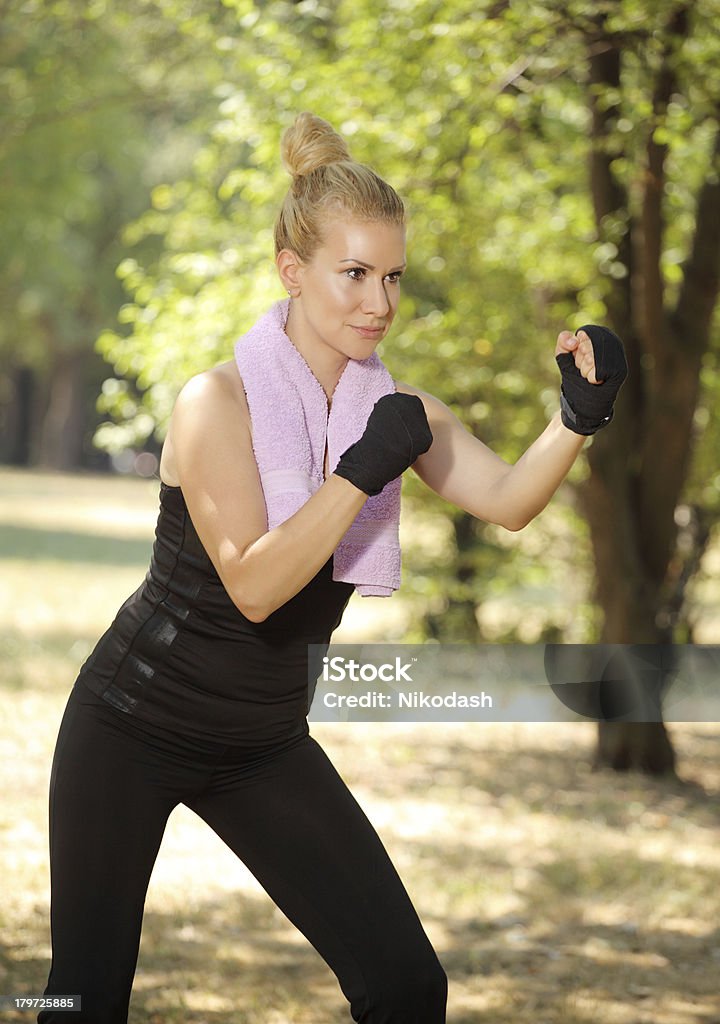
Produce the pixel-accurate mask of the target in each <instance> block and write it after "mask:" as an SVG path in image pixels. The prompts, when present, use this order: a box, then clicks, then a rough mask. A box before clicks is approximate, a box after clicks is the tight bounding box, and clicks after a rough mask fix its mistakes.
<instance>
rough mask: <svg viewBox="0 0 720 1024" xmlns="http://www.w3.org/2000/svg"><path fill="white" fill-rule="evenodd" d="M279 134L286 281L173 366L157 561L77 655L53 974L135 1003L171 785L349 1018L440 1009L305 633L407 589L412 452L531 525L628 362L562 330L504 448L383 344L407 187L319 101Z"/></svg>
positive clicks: (602, 418)
mask: <svg viewBox="0 0 720 1024" xmlns="http://www.w3.org/2000/svg"><path fill="white" fill-rule="evenodd" d="M282 146H283V157H284V161H285V165H286V167H287V169H288V170H289V172H290V174H291V175H292V178H293V181H292V185H291V187H290V189H289V191H288V194H287V196H286V198H285V201H284V203H283V207H282V210H281V211H280V215H279V217H278V220H277V224H276V229H275V249H276V262H277V268H278V273H279V276H280V279H281V281H282V284H283V286H284V288H285V289H286V291H287V295H288V297H287V298H286V299H285V300H283V301H281V302H279V303H276V304H275V305H274V306H273V308H272V310H270V311H269V312H268V313H267V314H266V315H265V316H264V317H263V318H261V320H260V321H258V323H257V324H256V325H255V326H254V327H253V328H252V329H251V330H250V331H249V332H248V333H247V335H245V336H244V337H243V338H242V339H240V341H239V342H238V343H237V345H236V346H235V353H234V358H231V359H229V360H228V361H227V362H225V363H223V364H221V365H219V366H216V367H215V368H213V369H211V370H208V371H206V372H204V373H200V374H198V375H197V376H196V377H193V378H192V379H191V380H190V381H189V382H188V383H187V384H186V385H185V387H184V388H183V390H182V391H181V393H180V395H179V397H178V399H177V403H176V405H175V409H174V412H173V415H172V419H171V423H170V428H169V432H168V435H167V439H166V442H165V445H164V448H163V454H162V460H161V464H160V477H161V482H160V513H159V518H158V525H157V533H156V542H155V546H154V549H153V555H152V561H151V565H150V570H149V572H148V574H147V576H146V579H145V580H144V582H143V583H142V584H141V586H140V587H139V588H138V590H137V591H136V592H135V593H134V594H133V595H131V596H130V597H129V598H128V600H127V601H126V602H125V603H124V604H123V606H122V607H121V608H120V610H119V611H118V613H117V616H116V618H115V619H114V621H113V623H112V625H111V626H110V628H109V629H108V631H107V632H106V633H105V634H104V636H103V637H101V639H100V640H99V641H98V644H97V646H96V647H95V649H94V651H93V652H92V654H91V655H90V657H89V658H88V660H87V661H86V663H85V664H84V665H83V666H82V668H81V670H80V674H79V676H78V679H77V680H76V682H75V686H74V688H73V690H72V692H71V694H70V697H69V700H68V704H67V707H66V710H65V714H64V717H63V720H62V723H61V726H60V732H59V736H58V741H57V747H56V751H55V756H54V760H53V766H52V773H51V782H50V847H51V869H52V870H51V874H52V902H51V925H52V941H53V958H52V966H51V971H50V977H49V980H48V985H47V988H46V993H45V994H46V995H48V996H51V995H53V994H78V993H79V994H80V995H81V998H82V1009H81V1010H80V1012H77V1013H74V1014H73V1020H74V1021H87V1022H92V1024H123V1022H125V1021H127V1015H128V1006H129V1000H130V995H131V989H132V982H133V976H134V972H135V967H136V962H137V956H138V950H139V943H140V934H141V924H142V916H143V907H144V901H145V896H146V891H147V886H148V882H149V879H150V875H151V871H152V868H153V864H154V862H155V858H156V855H157V852H158V849H159V846H160V842H161V839H162V835H163V831H164V828H165V824H166V821H167V819H168V816H169V814H170V812H171V811H172V810H173V808H174V807H175V806H177V804H179V803H183V804H185V805H186V806H187V807H189V808H191V809H192V810H194V811H195V812H196V813H197V814H198V815H199V816H200V817H201V818H202V819H204V820H205V821H206V822H207V823H208V825H209V826H210V827H211V828H212V829H214V831H215V832H216V833H217V834H218V835H219V836H220V837H221V838H222V839H223V841H224V842H225V843H227V845H228V846H229V847H230V848H231V849H232V850H233V851H234V852H235V853H236V854H237V856H238V857H240V858H241V859H242V861H243V862H244V863H245V864H246V865H247V867H248V868H249V869H250V870H251V871H252V872H253V874H254V875H255V877H256V878H257V879H258V880H259V882H260V883H261V884H262V885H263V887H264V888H265V889H266V891H267V892H268V894H269V896H270V897H271V898H272V899H273V900H274V901H275V903H276V904H277V906H278V907H280V908H281V910H282V911H283V912H284V913H285V914H286V916H287V917H288V918H289V919H290V920H291V921H292V922H293V923H294V924H295V925H296V926H297V928H299V929H300V930H301V931H302V932H303V934H304V935H305V936H306V937H307V939H308V940H309V941H310V942H311V943H312V944H313V946H314V947H315V948H316V949H317V950H318V952H319V953H320V954H321V956H322V957H323V958H324V959H325V960H326V962H327V964H328V965H329V967H330V968H331V969H332V970H333V972H334V973H335V975H336V976H337V979H338V983H339V985H340V988H341V990H342V992H343V993H344V996H345V997H346V999H347V1001H348V1004H349V1012H350V1014H351V1016H352V1019H353V1020H354V1021H358V1022H363V1024H389V1022H392V1024H441V1022H443V1021H444V1020H445V1007H446V995H447V979H446V975H445V972H444V970H443V968H442V966H441V963H440V961H439V959H438V956H437V955H436V952H435V951H434V949H433V948H432V945H431V943H430V942H429V940H428V937H427V935H426V933H425V931H424V930H423V927H422V925H421V923H420V920H419V919H418V915H417V913H416V911H415V909H414V907H413V905H412V903H411V901H410V899H409V897H408V894H407V892H406V890H405V888H404V886H403V884H402V881H401V880H400V878H399V877H398V874H397V872H396V870H395V868H394V867H393V864H392V863H391V861H390V859H389V857H388V855H387V852H386V850H385V848H384V846H383V844H382V842H381V840H380V838H379V837H378V835H377V833H376V832H375V830H374V828H373V826H372V825H371V823H370V822H369V821H368V819H367V817H366V816H365V814H364V813H363V811H362V810H361V808H360V806H359V805H358V803H357V802H356V800H355V799H354V797H353V796H352V795H351V793H350V792H349V790H348V788H347V787H346V785H345V783H344V781H343V780H342V778H341V777H340V776H339V775H338V773H337V771H336V770H335V768H334V767H333V765H332V764H331V762H330V761H329V760H328V758H327V756H326V754H325V753H324V751H323V750H322V749H321V747H320V746H319V745H318V743H317V742H316V741H315V739H314V738H313V737H312V736H311V735H310V732H309V728H308V723H307V717H306V716H307V711H308V703H309V695H308V645H309V644H313V645H323V644H327V643H328V642H329V639H330V635H331V633H332V631H333V629H334V628H335V627H336V626H337V625H338V623H339V622H340V619H341V616H342V613H343V610H344V608H345V606H346V604H347V602H348V600H349V598H350V595H351V593H352V592H353V590H354V589H356V588H357V589H358V590H359V591H360V593H362V594H364V595H372V594H376V595H381V596H384V597H387V596H389V595H390V594H391V593H392V592H393V591H394V590H395V589H397V586H398V584H399V548H398V545H397V520H398V514H399V495H400V480H401V475H402V473H403V472H404V471H405V470H406V469H407V468H408V467H409V466H411V465H412V467H413V469H414V470H415V472H416V473H417V474H418V475H419V476H420V477H421V479H422V480H424V481H425V483H426V484H427V485H428V486H429V487H431V488H432V489H433V490H434V491H436V492H437V493H438V494H440V495H442V496H443V497H444V498H446V499H447V500H448V501H450V502H453V503H454V504H456V505H458V506H460V507H462V508H463V509H465V510H467V511H468V512H470V513H472V514H473V515H475V516H477V517H479V518H481V519H484V520H487V521H490V522H493V523H498V524H500V525H502V526H505V527H506V528H507V529H509V530H518V529H521V528H522V527H523V526H524V525H525V524H526V523H527V522H528V521H529V520H530V519H532V518H533V517H534V516H535V515H537V513H538V512H540V510H541V509H542V508H543V507H544V506H545V505H546V504H547V502H548V501H549V499H550V497H551V496H552V494H553V493H554V491H555V490H556V488H557V487H558V485H559V484H560V482H561V481H562V480H563V478H564V477H565V475H566V474H567V472H568V470H569V469H570V467H571V465H572V464H573V462H574V460H575V458H576V456H577V455H578V453H579V451H580V449H581V447H582V444H583V440H584V435H586V434H589V433H592V432H593V431H594V430H595V429H599V428H600V427H601V426H604V425H605V424H606V423H607V422H609V420H610V418H611V416H612V406H613V401H614V398H615V394H616V393H617V390H618V388H619V386H620V384H621V383H622V377H623V376H624V369H623V368H624V359H623V357H622V347H621V346H620V343H619V340H618V339H617V338H616V337H615V335H612V333H611V332H608V331H603V329H602V328H599V329H596V328H590V329H589V332H585V333H583V332H579V334H578V336H577V337H576V336H574V335H573V334H572V333H571V332H570V331H563V332H562V333H561V334H560V335H559V337H558V341H557V346H556V350H555V354H556V356H557V357H558V364H559V365H560V368H561V371H562V375H563V388H562V396H561V409H560V410H559V411H558V413H557V414H556V415H555V416H554V417H553V419H552V421H551V422H550V423H549V425H548V426H547V428H546V429H545V431H544V432H543V433H542V434H541V436H540V437H539V438H538V439H537V440H536V441H535V442H534V443H533V444H532V445H531V447H530V448H529V449H528V450H527V451H526V452H525V454H524V455H523V456H522V458H521V459H520V460H519V461H518V463H517V464H516V465H508V464H507V463H506V462H504V461H503V460H502V459H501V458H499V457H498V456H497V455H495V454H494V453H493V452H492V451H490V450H489V449H488V448H487V447H486V446H485V445H484V444H483V443H482V442H481V441H480V440H478V439H477V438H475V437H473V436H472V435H471V434H470V433H468V432H467V431H466V430H465V429H464V428H463V427H462V425H461V424H460V422H459V421H458V420H457V419H456V418H455V417H454V416H453V415H452V413H451V412H450V411H449V409H448V408H447V407H446V406H445V405H444V404H443V403H442V402H440V401H438V399H436V398H434V397H433V396H432V395H429V394H426V393H425V392H422V391H419V390H418V389H416V388H413V387H411V386H410V385H407V384H403V383H399V382H397V381H394V380H393V379H392V378H391V377H390V375H389V374H388V372H387V370H386V369H385V367H384V366H383V364H382V362H381V360H380V359H379V356H378V353H377V351H376V350H377V348H378V346H379V345H380V343H381V342H382V340H383V338H384V337H385V336H386V335H387V333H388V331H389V329H390V327H391V324H392V321H393V317H394V316H395V312H396V310H397V306H398V296H399V292H400V279H401V277H402V274H403V271H404V269H405V266H406V253H405V213H404V209H403V204H402V202H401V200H400V198H399V197H398V195H397V194H396V193H395V191H394V190H393V189H392V188H391V187H390V186H389V185H388V184H387V183H386V182H384V181H383V180H382V179H380V178H379V177H378V176H377V175H376V174H375V173H374V172H373V171H372V170H370V169H369V168H367V167H366V166H364V165H361V164H358V163H355V162H353V161H352V160H351V158H350V155H349V153H348V150H347V148H346V145H345V143H344V141H343V140H342V138H341V137H340V136H339V135H337V134H336V133H335V132H334V130H333V129H332V127H331V126H330V125H329V124H328V123H327V122H325V121H323V120H321V119H320V118H318V117H315V116H313V115H312V114H308V113H304V114H301V115H300V116H299V117H298V118H297V119H296V121H295V123H294V124H293V125H292V126H291V127H290V128H289V129H288V130H287V131H286V133H285V135H284V137H283V144H282ZM591 334H592V337H591V336H590V335H591ZM600 349H602V362H600V361H598V364H597V365H596V358H597V354H598V352H599V351H600ZM596 371H597V376H596ZM598 380H600V381H601V383H598ZM199 875H200V876H201V866H199ZM37 1019H38V1022H40V1024H51V1022H52V1024H57V1022H60V1021H63V1022H64V1021H65V1020H66V1019H68V1018H66V1017H65V1015H64V1014H62V1015H61V1013H59V1012H55V1011H53V1010H44V1011H43V1012H41V1013H40V1015H39V1016H38V1018H37Z"/></svg>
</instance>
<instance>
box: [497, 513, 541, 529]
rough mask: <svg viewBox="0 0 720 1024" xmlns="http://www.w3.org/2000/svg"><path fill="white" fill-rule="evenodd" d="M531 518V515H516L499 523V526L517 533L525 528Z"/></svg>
mask: <svg viewBox="0 0 720 1024" xmlns="http://www.w3.org/2000/svg"><path fill="white" fill-rule="evenodd" d="M532 519H533V517H532V516H525V517H523V518H517V517H516V518H512V519H510V518H509V519H505V520H504V521H503V522H502V523H500V526H502V527H503V529H505V530H509V531H510V533H519V532H520V531H521V530H524V529H525V527H526V526H527V525H528V523H530V522H532Z"/></svg>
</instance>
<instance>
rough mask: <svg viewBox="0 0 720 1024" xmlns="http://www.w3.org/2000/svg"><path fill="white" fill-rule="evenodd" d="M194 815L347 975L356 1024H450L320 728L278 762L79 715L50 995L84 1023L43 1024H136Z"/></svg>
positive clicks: (89, 700) (48, 1018)
mask: <svg viewBox="0 0 720 1024" xmlns="http://www.w3.org/2000/svg"><path fill="white" fill-rule="evenodd" d="M178 803H183V804H185V805H186V806H187V807H189V808H191V809H192V810H193V811H195V813H196V814H198V815H199V816H200V817H201V818H202V819H203V820H204V821H206V822H207V823H208V825H210V827H211V828H212V829H213V830H214V831H215V832H216V833H217V834H218V835H219V836H220V837H221V839H223V841H224V842H225V843H227V845H228V846H229V847H230V849H231V850H233V851H234V852H235V853H236V854H237V855H238V857H240V858H241V860H242V861H243V862H244V863H245V864H246V865H247V867H248V868H249V869H250V871H252V873H253V874H254V875H255V877H256V878H257V879H258V881H259V882H260V883H261V885H262V886H263V887H264V888H265V889H266V891H267V892H268V894H269V895H270V897H271V898H272V899H273V900H274V901H275V903H276V904H277V905H278V907H280V909H281V910H282V911H283V912H284V913H285V914H286V916H287V917H288V918H289V919H290V920H291V921H292V922H293V923H294V924H295V925H296V926H297V927H298V928H299V929H300V930H301V931H302V933H303V934H304V935H305V936H306V937H307V938H308V940H309V941H310V942H311V943H312V945H313V946H314V947H315V949H316V950H317V951H318V952H319V953H320V955H321V956H322V957H323V958H324V959H325V961H326V962H327V963H328V965H329V966H330V967H331V969H332V970H333V971H334V972H335V974H336V976H337V978H338V981H339V984H340V987H341V989H342V991H343V993H344V995H345V997H346V998H347V1000H348V1002H349V1004H350V1013H351V1015H352V1018H353V1020H355V1021H362V1022H363V1024H443V1022H444V1021H445V1003H446V995H447V979H446V976H445V973H444V971H443V969H442V967H441V965H440V963H439V961H438V959H437V956H436V955H435V952H434V950H433V948H432V946H431V945H430V942H429V940H428V938H427V936H426V934H425V932H424V930H423V928H422V925H421V923H420V921H419V919H418V916H417V914H416V912H415V909H414V908H413V906H412V904H411V902H410V899H409V897H408V894H407V892H406V890H405V888H404V886H403V884H402V882H401V881H400V878H399V877H398V875H397V872H396V871H395V868H394V867H393V865H392V863H391V861H390V859H389V857H388V855H387V852H386V851H385V848H384V847H383V845H382V843H381V841H380V839H379V837H378V835H377V833H376V832H375V830H374V829H373V827H372V825H371V824H370V822H369V821H368V819H367V818H366V816H365V814H364V813H363V811H362V809H361V808H360V806H359V805H358V803H357V802H356V800H355V798H354V797H353V796H352V794H351V793H350V791H349V790H348V788H347V787H346V785H345V783H344V782H343V780H342V779H341V777H340V776H339V775H338V773H337V771H336V770H335V768H334V767H333V765H332V764H331V762H330V761H329V760H328V757H327V755H326V754H325V752H324V751H323V750H322V748H321V747H320V746H319V745H318V744H317V742H316V741H315V740H314V739H313V738H312V737H311V736H310V735H309V730H308V726H307V722H306V721H305V720H303V721H302V723H300V724H299V725H298V728H297V730H296V731H295V732H293V733H292V734H291V735H289V736H288V738H287V740H286V741H284V742H283V743H281V744H279V745H278V744H275V745H274V746H273V748H272V749H266V750H260V751H255V752H253V753H252V754H249V753H248V752H247V751H243V750H240V749H238V748H236V747H228V746H226V745H222V744H212V743H210V742H208V743H207V744H205V743H200V742H198V741H196V740H187V739H186V738H184V737H182V736H179V735H178V734H175V733H171V732H169V731H167V730H163V729H159V728H156V727H155V726H154V725H151V724H148V723H144V722H141V721H138V720H136V719H133V717H132V716H129V715H126V714H124V713H123V712H121V711H118V710H116V709H115V708H112V707H110V706H108V705H107V704H106V703H105V702H104V701H102V700H101V699H100V698H98V697H97V696H95V695H94V694H93V693H92V692H91V691H90V690H88V688H87V687H86V686H84V685H83V684H82V683H77V684H76V686H75V689H74V690H73V691H72V693H71V695H70V698H69V700H68V704H67V707H66V709H65V714H64V717H63V720H62V723H61V726H60V732H59V735H58V740H57V746H56V750H55V756H54V759H53V765H52V772H51V779H50V868H51V884H52V898H51V928H52V943H53V957H52V967H51V970H50V977H49V980H48V984H47V987H46V989H45V994H46V995H71V994H79V995H81V996H82V1011H81V1012H80V1013H74V1012H55V1011H52V1010H50V1011H47V1010H45V1011H43V1012H41V1013H40V1014H39V1016H38V1018H37V1020H38V1024H73V1022H78V1021H83V1022H92V1024H124V1022H125V1021H127V1014H128V1004H129V1001H130V992H131V988H132V982H133V976H134V974H135V968H136V964H137V957H138V950H139V944H140V931H141V924H142V916H143V907H144V903H145V896H146V892H147V887H148V883H149V880H150V874H151V872H152V868H153V864H154V862H155V858H156V856H157V852H158V849H159V846H160V842H161V839H162V836H163V832H164V829H165V824H166V822H167V819H168V816H169V814H170V812H171V811H172V809H173V808H174V807H175V806H176V805H177V804H178Z"/></svg>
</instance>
